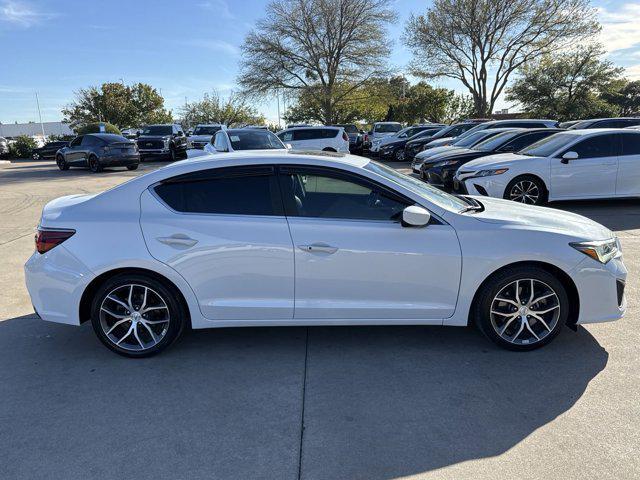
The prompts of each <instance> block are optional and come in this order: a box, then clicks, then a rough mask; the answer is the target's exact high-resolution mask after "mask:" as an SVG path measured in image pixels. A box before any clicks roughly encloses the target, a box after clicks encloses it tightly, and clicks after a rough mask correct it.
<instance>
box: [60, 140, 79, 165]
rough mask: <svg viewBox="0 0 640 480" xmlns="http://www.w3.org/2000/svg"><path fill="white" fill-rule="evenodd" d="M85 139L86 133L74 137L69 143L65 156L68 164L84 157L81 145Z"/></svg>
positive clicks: (77, 161)
mask: <svg viewBox="0 0 640 480" xmlns="http://www.w3.org/2000/svg"><path fill="white" fill-rule="evenodd" d="M83 139H84V135H80V136H78V137H76V138H74V139H73V140H72V141H71V143H70V144H69V147H68V148H67V149H66V150H65V152H64V157H65V161H66V162H67V163H68V164H76V163H79V162H80V161H81V160H82V159H83V156H82V146H81V143H82V140H83Z"/></svg>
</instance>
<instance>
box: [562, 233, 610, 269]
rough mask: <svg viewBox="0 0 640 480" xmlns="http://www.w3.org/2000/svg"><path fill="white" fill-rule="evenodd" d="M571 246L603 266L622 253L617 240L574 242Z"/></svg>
mask: <svg viewBox="0 0 640 480" xmlns="http://www.w3.org/2000/svg"><path fill="white" fill-rule="evenodd" d="M569 245H571V246H572V247H573V248H575V249H576V250H579V251H580V252H582V253H584V254H585V255H588V256H590V257H591V258H593V259H594V260H597V261H598V262H600V263H603V264H604V263H607V262H608V261H609V260H611V259H612V258H613V257H615V256H616V255H617V254H618V252H619V251H620V244H619V242H618V239H617V238H610V239H609V240H596V241H593V242H573V243H570V244H569Z"/></svg>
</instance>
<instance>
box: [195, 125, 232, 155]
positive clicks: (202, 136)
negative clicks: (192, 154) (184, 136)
mask: <svg viewBox="0 0 640 480" xmlns="http://www.w3.org/2000/svg"><path fill="white" fill-rule="evenodd" d="M226 128H227V127H226V126H225V125H222V124H221V123H208V124H202V125H198V126H196V128H194V129H193V133H191V135H189V144H190V146H191V148H197V149H199V150H202V149H203V148H204V147H205V145H207V144H208V143H210V142H211V139H212V138H213V136H214V135H215V134H216V133H217V132H219V131H220V130H224V129H226Z"/></svg>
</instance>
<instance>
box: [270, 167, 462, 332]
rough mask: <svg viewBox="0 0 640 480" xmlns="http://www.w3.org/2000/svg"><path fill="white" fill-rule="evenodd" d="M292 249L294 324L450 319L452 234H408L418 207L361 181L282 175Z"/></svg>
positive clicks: (291, 170) (441, 227) (454, 280)
mask: <svg viewBox="0 0 640 480" xmlns="http://www.w3.org/2000/svg"><path fill="white" fill-rule="evenodd" d="M280 179H281V186H282V191H283V197H284V203H285V210H286V212H287V218H288V221H289V228H290V230H291V236H292V239H293V243H294V246H295V266H296V283H295V292H296V293H295V297H296V301H295V318H296V319H345V320H365V319H380V320H381V321H382V320H387V321H388V320H391V321H393V320H398V321H399V322H402V321H403V320H407V319H423V320H433V323H440V320H441V319H444V318H447V317H450V316H451V315H452V314H453V312H454V310H455V305H456V299H457V295H458V286H459V283H460V271H461V254H460V246H459V243H458V239H457V237H456V234H455V232H454V230H453V228H452V227H451V226H449V225H447V224H446V223H444V222H441V221H438V220H437V219H435V218H434V219H433V222H432V224H430V225H428V226H427V227H424V228H411V227H403V226H402V225H401V223H400V218H401V215H402V211H403V209H404V208H405V207H406V206H408V205H410V204H413V202H412V201H411V200H409V199H406V198H404V197H402V196H400V195H399V194H397V193H395V192H392V191H389V190H387V189H386V187H383V186H380V185H377V184H376V183H373V182H371V181H369V180H368V179H366V178H365V177H362V176H360V175H356V174H350V173H346V172H344V171H342V170H340V171H338V170H333V169H328V168H315V167H282V168H281V176H280Z"/></svg>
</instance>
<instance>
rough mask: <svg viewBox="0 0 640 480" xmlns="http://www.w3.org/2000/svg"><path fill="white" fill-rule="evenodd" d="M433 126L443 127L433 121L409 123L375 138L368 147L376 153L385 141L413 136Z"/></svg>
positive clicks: (389, 141)
mask: <svg viewBox="0 0 640 480" xmlns="http://www.w3.org/2000/svg"><path fill="white" fill-rule="evenodd" d="M433 127H444V125H442V124H437V123H433V124H429V125H411V126H409V127H405V128H403V129H402V130H400V131H398V132H396V133H394V134H392V135H386V136H384V137H381V138H376V139H374V140H373V141H372V142H371V147H370V150H371V153H374V154H375V153H378V152H379V151H380V148H382V147H383V146H384V145H386V144H387V143H391V142H395V141H396V140H399V139H400V140H405V139H408V138H410V137H412V136H414V135H415V134H416V133H419V132H422V131H424V130H427V129H429V128H433Z"/></svg>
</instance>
